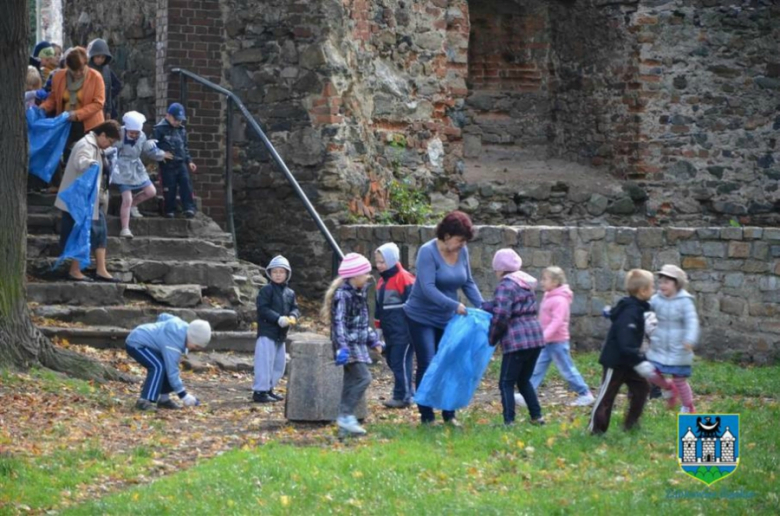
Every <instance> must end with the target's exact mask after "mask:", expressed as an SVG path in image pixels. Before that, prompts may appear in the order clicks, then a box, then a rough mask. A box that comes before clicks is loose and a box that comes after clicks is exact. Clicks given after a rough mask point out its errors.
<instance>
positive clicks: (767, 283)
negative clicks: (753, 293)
mask: <svg viewBox="0 0 780 516" xmlns="http://www.w3.org/2000/svg"><path fill="white" fill-rule="evenodd" d="M777 288H778V281H777V277H776V276H763V277H761V278H759V280H758V289H759V290H760V291H761V292H767V291H770V290H772V291H773V290H777Z"/></svg>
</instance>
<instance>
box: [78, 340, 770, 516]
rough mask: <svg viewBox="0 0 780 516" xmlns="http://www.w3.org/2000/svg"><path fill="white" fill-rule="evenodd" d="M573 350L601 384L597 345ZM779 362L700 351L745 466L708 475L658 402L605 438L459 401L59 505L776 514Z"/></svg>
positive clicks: (578, 426)
mask: <svg viewBox="0 0 780 516" xmlns="http://www.w3.org/2000/svg"><path fill="white" fill-rule="evenodd" d="M576 359H577V363H578V366H580V369H581V371H582V372H583V373H584V374H585V375H586V378H587V379H588V381H589V383H592V382H593V381H594V379H595V381H596V383H597V379H598V375H599V374H600V373H599V369H598V366H597V364H596V359H595V355H594V354H587V355H578V356H577V358H576ZM551 373H553V371H552V370H551ZM778 373H780V368H778V367H771V368H742V367H739V366H736V365H733V364H721V363H717V364H714V363H708V362H699V363H697V365H696V369H695V372H694V375H695V376H694V378H695V381H694V382H695V383H694V389H695V390H696V392H697V394H698V393H707V394H708V395H713V396H714V397H713V398H712V399H710V401H709V402H708V407H707V409H708V410H710V411H713V412H722V413H740V414H741V423H740V425H741V432H740V439H741V444H740V446H741V454H740V455H741V457H740V460H741V464H740V466H739V468H738V469H737V471H736V472H735V473H734V474H733V475H731V476H730V477H728V478H726V479H724V480H722V481H720V482H718V483H716V484H714V485H713V486H709V487H707V486H705V485H704V484H702V483H700V482H699V481H697V480H695V479H693V478H691V477H689V476H687V475H685V474H684V473H682V472H681V471H680V469H679V467H678V466H677V461H676V453H677V448H676V446H677V445H676V416H675V415H674V414H671V413H669V412H667V411H665V410H664V409H663V407H662V404H661V403H658V402H654V403H651V404H649V405H648V407H647V409H646V411H645V414H644V416H643V420H642V428H641V429H640V430H637V431H633V432H629V433H626V432H623V431H621V430H620V422H621V420H622V408H623V407H622V406H621V407H616V410H615V413H614V414H613V422H612V426H611V428H610V431H609V433H608V434H607V435H606V436H605V437H602V438H595V437H592V436H590V435H588V434H587V432H586V426H587V422H588V411H587V409H585V410H569V409H567V410H569V411H568V412H563V413H559V414H557V416H556V415H555V414H553V417H551V418H550V419H551V421H552V422H551V424H549V425H547V426H546V427H543V428H537V427H529V426H528V425H526V424H519V425H518V426H516V427H514V428H512V429H509V430H508V429H505V428H503V427H501V426H499V425H497V423H498V422H499V420H500V418H499V416H497V415H492V416H486V414H485V413H481V412H480V411H478V410H467V411H463V413H462V420H463V422H464V423H465V425H466V428H465V430H463V431H457V430H455V431H453V430H450V429H448V428H445V427H433V428H417V427H410V426H408V425H391V424H375V425H370V426H369V431H370V432H371V433H370V436H369V437H367V438H365V439H363V440H360V441H351V442H348V443H347V444H345V445H341V444H337V442H336V441H335V440H333V442H332V443H331V444H330V445H327V444H326V445H324V446H295V445H292V444H281V443H272V444H268V445H265V446H262V447H260V448H257V449H254V450H240V451H234V452H230V453H227V454H225V455H223V456H221V457H218V458H215V459H213V460H210V461H207V462H204V463H201V464H200V465H198V466H196V467H194V468H192V469H190V470H188V471H183V472H180V473H178V474H176V475H173V476H170V477H167V478H163V479H161V480H158V481H156V482H154V483H152V484H150V485H146V486H142V487H138V488H134V489H130V490H128V491H125V492H121V493H118V494H115V495H112V496H109V497H106V498H104V499H102V500H97V501H93V502H90V503H87V504H85V505H82V506H78V507H73V508H70V509H69V510H66V511H65V512H64V514H76V515H82V514H87V515H91V514H204V515H205V514H251V513H258V514H307V513H308V514H359V513H366V514H444V513H449V514H525V513H528V514H548V513H549V514H561V513H578V514H579V513H581V514H629V513H636V514H646V513H649V512H653V513H656V514H686V513H695V514H700V513H713V514H715V513H725V512H726V511H734V512H735V513H743V514H744V513H748V512H750V513H755V514H778V513H780V501H779V498H778V496H780V489H779V488H778V487H777V474H778V461H779V460H780V459H778V456H779V455H780V453H778V452H779V451H780V450H778V446H779V445H780V440H778V438H777V434H776V430H775V428H776V424H777V421H778V419H779V418H780V405H779V404H778V401H777V399H776V398H774V399H766V398H767V397H771V396H776V395H777V392H778V376H780V375H778ZM489 374H490V373H489ZM493 376H495V375H493ZM551 377H552V376H551ZM744 396H747V397H744ZM486 417H489V418H490V420H491V423H490V424H479V423H478V422H477V421H478V420H480V421H481V420H484V419H485V418H486Z"/></svg>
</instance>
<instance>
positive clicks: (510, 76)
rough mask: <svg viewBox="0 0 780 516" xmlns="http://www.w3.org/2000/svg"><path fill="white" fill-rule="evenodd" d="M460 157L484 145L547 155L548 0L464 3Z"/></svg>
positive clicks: (473, 154)
mask: <svg viewBox="0 0 780 516" xmlns="http://www.w3.org/2000/svg"><path fill="white" fill-rule="evenodd" d="M468 14H469V18H470V25H471V31H470V35H469V50H468V58H469V62H468V81H467V84H468V88H469V96H468V98H467V100H466V108H467V110H466V114H467V119H466V123H465V127H464V144H465V149H464V152H465V157H466V158H478V157H479V156H480V155H481V154H482V152H483V150H484V149H483V147H484V146H495V145H515V146H518V147H519V148H520V150H521V151H522V153H523V154H522V155H523V156H527V157H534V158H537V159H544V158H546V157H547V153H548V151H547V140H548V133H549V132H550V129H551V128H550V119H551V117H550V102H549V91H548V89H549V81H550V75H549V59H550V37H549V32H550V31H549V23H550V21H549V16H548V15H549V9H548V5H547V2H539V1H529V0H522V1H520V0H518V1H514V2H512V1H507V0H491V1H487V2H471V3H470V4H469V13H468Z"/></svg>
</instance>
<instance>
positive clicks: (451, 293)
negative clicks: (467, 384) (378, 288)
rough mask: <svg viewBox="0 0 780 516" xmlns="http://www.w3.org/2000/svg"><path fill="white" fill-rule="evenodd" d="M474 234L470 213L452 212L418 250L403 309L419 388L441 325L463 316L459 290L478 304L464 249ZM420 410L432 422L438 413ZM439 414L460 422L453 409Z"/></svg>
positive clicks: (426, 421) (425, 420)
mask: <svg viewBox="0 0 780 516" xmlns="http://www.w3.org/2000/svg"><path fill="white" fill-rule="evenodd" d="M473 237H474V228H473V225H472V223H471V219H470V218H469V216H468V215H466V214H465V213H463V212H460V211H453V212H450V213H448V214H447V215H446V216H445V217H444V219H442V221H441V222H439V225H438V226H436V238H435V239H433V240H431V241H429V242H426V243H425V244H423V245H422V246H421V247H420V250H419V251H418V253H417V262H416V274H417V279H416V280H415V282H414V287H413V288H412V293H411V295H410V296H409V300H408V301H407V302H406V305H405V306H404V312H405V313H406V318H407V322H408V324H409V334H410V337H411V340H412V346H413V347H414V353H415V356H416V357H417V371H416V373H415V385H416V386H418V387H419V385H420V382H422V379H423V376H424V375H425V371H426V370H427V369H428V365H429V364H430V363H431V360H432V359H433V356H434V355H435V354H436V351H437V348H438V346H439V341H440V340H441V337H442V335H443V334H444V328H445V326H447V323H448V322H449V321H450V319H452V317H454V316H455V315H456V314H459V315H466V307H465V305H463V303H461V302H460V301H458V290H462V291H463V293H464V294H465V295H466V297H467V298H468V300H469V301H470V302H471V304H473V305H474V306H477V307H479V306H481V305H482V295H481V294H480V293H479V289H478V288H477V285H476V283H474V278H473V277H472V275H471V265H470V264H469V252H468V249H467V247H466V244H467V243H468V241H469V240H471V239H472V238H473ZM418 409H419V411H420V420H421V422H422V423H423V424H430V423H433V421H434V420H435V418H436V416H435V415H434V412H433V408H432V407H427V406H423V405H418ZM442 418H443V419H444V422H445V423H448V424H451V425H453V426H456V427H458V426H460V423H459V422H458V421H457V419H455V411H449V410H444V411H442Z"/></svg>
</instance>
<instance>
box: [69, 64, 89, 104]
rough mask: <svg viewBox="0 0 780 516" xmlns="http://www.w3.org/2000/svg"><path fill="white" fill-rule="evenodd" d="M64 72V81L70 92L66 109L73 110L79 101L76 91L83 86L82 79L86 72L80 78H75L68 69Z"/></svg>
mask: <svg viewBox="0 0 780 516" xmlns="http://www.w3.org/2000/svg"><path fill="white" fill-rule="evenodd" d="M66 73H67V76H66V77H65V81H66V83H67V87H68V92H70V105H69V106H68V111H75V110H76V108H77V107H78V103H79V98H78V92H79V91H81V87H82V86H84V79H85V78H86V76H87V74H86V73H85V74H84V75H83V76H82V77H81V79H79V80H75V79H74V78H73V75H72V74H71V72H70V70H68V71H67V72H66Z"/></svg>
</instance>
